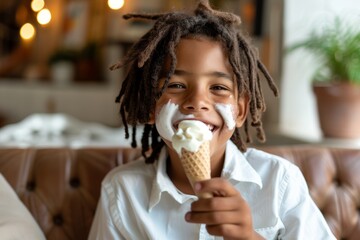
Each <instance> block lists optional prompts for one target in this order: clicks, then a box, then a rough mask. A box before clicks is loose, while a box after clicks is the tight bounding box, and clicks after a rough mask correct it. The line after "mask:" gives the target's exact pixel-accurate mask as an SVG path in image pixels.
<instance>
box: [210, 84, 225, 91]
mask: <svg viewBox="0 0 360 240" xmlns="http://www.w3.org/2000/svg"><path fill="white" fill-rule="evenodd" d="M211 90H217V91H219V90H224V91H228V90H229V88H228V87H225V86H222V85H215V86H212V87H211Z"/></svg>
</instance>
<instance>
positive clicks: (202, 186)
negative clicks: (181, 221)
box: [185, 178, 263, 240]
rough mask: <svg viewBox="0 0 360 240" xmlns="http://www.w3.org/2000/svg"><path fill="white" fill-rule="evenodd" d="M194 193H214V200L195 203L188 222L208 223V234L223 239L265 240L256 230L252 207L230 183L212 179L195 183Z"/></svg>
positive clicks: (187, 219)
mask: <svg viewBox="0 0 360 240" xmlns="http://www.w3.org/2000/svg"><path fill="white" fill-rule="evenodd" d="M195 190H196V192H197V193H202V192H211V193H213V195H214V197H213V198H204V199H201V198H200V199H199V200H198V201H195V202H193V203H192V205H191V211H190V212H188V213H187V214H186V215H185V219H186V221H188V222H191V223H201V224H206V229H207V231H208V233H209V234H211V235H215V236H222V237H224V239H242V240H245V239H246V240H247V239H263V238H262V237H261V236H260V235H258V234H257V233H256V232H255V231H254V229H253V225H252V216H251V211H250V208H249V205H248V204H247V202H246V201H245V200H244V199H243V198H242V197H241V195H240V193H239V192H238V191H237V190H236V189H235V188H234V187H233V186H232V185H231V184H230V183H229V182H228V181H226V180H225V179H221V178H213V179H210V180H207V181H202V182H199V183H196V185H195Z"/></svg>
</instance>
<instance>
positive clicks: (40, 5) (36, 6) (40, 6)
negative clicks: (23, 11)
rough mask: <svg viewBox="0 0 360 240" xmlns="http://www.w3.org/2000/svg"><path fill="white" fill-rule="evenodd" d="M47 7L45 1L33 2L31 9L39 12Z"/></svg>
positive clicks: (36, 0)
mask: <svg viewBox="0 0 360 240" xmlns="http://www.w3.org/2000/svg"><path fill="white" fill-rule="evenodd" d="M44 6H45V2H44V0H33V1H32V2H31V9H32V10H33V11H34V12H38V11H40V10H41V9H43V8H44Z"/></svg>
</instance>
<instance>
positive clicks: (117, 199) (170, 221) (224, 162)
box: [89, 1, 334, 239]
mask: <svg viewBox="0 0 360 240" xmlns="http://www.w3.org/2000/svg"><path fill="white" fill-rule="evenodd" d="M125 17H126V18H130V17H138V18H147V19H153V20H156V22H155V25H154V27H153V28H152V29H151V30H150V31H149V32H148V33H147V34H145V35H144V37H143V38H141V39H140V40H139V41H138V42H137V43H136V44H135V45H134V46H133V48H132V49H131V50H130V52H129V53H128V55H127V57H125V60H124V62H122V63H119V64H118V65H116V66H115V68H116V67H121V66H123V65H125V64H130V68H129V72H128V74H127V76H126V78H125V80H124V83H123V85H122V88H121V91H120V94H119V96H118V99H117V100H118V101H119V102H120V113H121V116H122V119H123V122H124V124H125V128H126V130H127V129H128V125H127V124H131V125H133V126H134V128H133V142H134V146H136V141H135V140H134V139H135V135H136V132H135V130H136V125H137V124H145V128H144V133H143V138H142V151H143V155H144V158H145V161H142V160H139V161H135V162H132V163H130V164H127V165H124V166H121V167H119V168H116V169H114V170H113V171H111V172H110V173H109V174H108V175H107V177H106V178H105V179H104V181H103V184H102V192H101V199H100V201H99V205H98V208H97V212H96V215H95V219H94V222H93V226H92V229H91V232H90V235H89V239H218V238H220V239H222V238H224V239H334V237H333V235H332V233H331V231H330V229H329V228H328V226H327V225H326V222H325V220H324V218H323V216H322V215H321V213H320V211H319V210H318V209H317V207H316V206H315V204H314V202H313V201H312V199H311V198H310V196H309V193H308V190H307V186H306V183H305V181H304V179H303V176H302V175H301V173H300V171H299V170H298V168H296V167H295V166H293V165H292V164H290V163H289V162H287V161H285V160H283V159H280V158H279V157H276V156H273V155H269V154H266V153H264V152H261V151H258V150H255V149H248V150H246V146H245V144H244V143H243V140H242V137H241V134H240V132H239V129H240V127H242V126H244V128H245V133H246V134H247V136H249V133H248V127H247V126H248V123H247V121H248V120H250V121H251V126H253V127H255V128H256V130H257V132H258V137H259V138H260V139H262V140H263V139H264V135H263V131H262V126H261V121H260V117H261V113H262V112H263V111H264V109H265V104H264V99H263V96H262V93H261V88H260V77H259V73H262V74H263V75H264V76H265V78H266V80H267V82H268V84H269V86H270V87H271V89H272V90H273V92H274V94H275V95H277V90H276V87H275V85H274V83H273V81H272V79H271V77H270V76H269V74H268V73H267V71H266V69H265V68H264V66H263V65H262V64H261V62H260V61H259V60H258V57H257V55H256V54H255V51H254V50H253V49H252V48H251V47H250V45H249V44H248V43H247V41H246V40H245V39H244V37H243V36H242V35H241V34H240V33H239V32H238V30H237V29H236V26H237V25H238V24H239V23H240V20H239V18H238V17H237V16H235V15H233V14H230V13H224V12H218V11H214V10H213V9H211V8H210V6H209V4H208V2H207V1H200V3H199V5H198V7H197V8H196V10H195V11H194V14H186V13H168V14H162V15H126V16H125ZM248 112H249V113H250V116H249V117H250V118H247V116H248ZM183 120H197V121H200V122H203V123H205V124H206V126H207V127H208V129H209V130H210V131H211V134H212V140H211V142H210V150H211V151H210V156H211V179H210V180H206V181H201V182H197V183H196V184H195V187H194V189H193V188H192V186H191V184H190V182H189V180H188V179H187V177H186V174H185V172H184V170H183V167H182V165H181V163H180V158H179V155H178V154H177V152H176V151H175V150H174V147H173V145H172V136H173V135H174V132H175V131H176V130H177V128H178V125H179V123H180V122H182V121H183ZM127 137H128V133H127ZM149 138H151V148H150V146H149ZM247 138H248V139H247V140H249V137H247ZM229 139H231V140H229ZM149 149H151V150H149ZM202 193H211V194H212V196H213V197H211V198H198V197H196V195H201V194H202Z"/></svg>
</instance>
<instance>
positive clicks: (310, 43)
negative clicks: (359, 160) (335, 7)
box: [290, 18, 360, 138]
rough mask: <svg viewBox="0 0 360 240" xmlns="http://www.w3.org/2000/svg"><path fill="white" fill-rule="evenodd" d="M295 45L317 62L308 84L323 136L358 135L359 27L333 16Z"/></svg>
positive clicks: (345, 136) (352, 136)
mask: <svg viewBox="0 0 360 240" xmlns="http://www.w3.org/2000/svg"><path fill="white" fill-rule="evenodd" d="M299 48H303V49H305V50H308V51H309V52H310V53H312V54H313V55H315V57H317V59H318V60H319V62H320V67H319V68H318V70H317V71H316V72H315V74H314V78H313V82H312V83H313V85H312V86H313V91H314V93H315V97H316V100H317V107H318V115H319V120H320V128H321V130H322V132H323V135H324V137H327V138H360V29H359V28H358V27H354V26H352V25H348V24H346V23H345V22H344V21H341V20H340V19H339V18H336V19H335V21H334V22H333V24H332V25H327V26H326V27H324V28H323V29H322V31H320V32H312V33H311V34H310V36H309V38H307V39H305V40H304V41H302V42H299V43H297V44H295V45H294V46H292V47H291V48H290V50H291V51H292V50H295V49H299Z"/></svg>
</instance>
